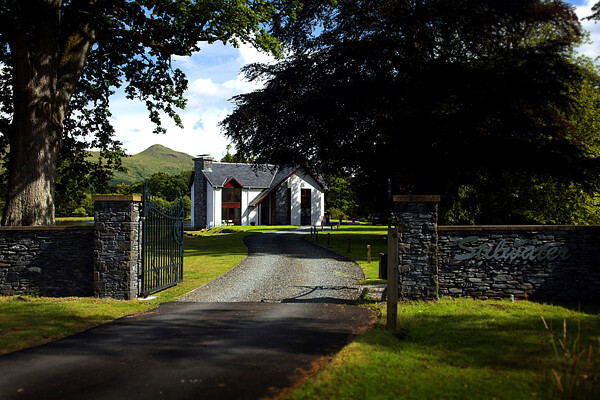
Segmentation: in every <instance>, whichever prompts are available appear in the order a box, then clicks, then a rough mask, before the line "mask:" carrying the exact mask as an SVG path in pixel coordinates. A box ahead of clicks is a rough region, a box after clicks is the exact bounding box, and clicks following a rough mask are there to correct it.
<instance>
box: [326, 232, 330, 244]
mask: <svg viewBox="0 0 600 400" xmlns="http://www.w3.org/2000/svg"><path fill="white" fill-rule="evenodd" d="M330 244H331V232H327V245H330Z"/></svg>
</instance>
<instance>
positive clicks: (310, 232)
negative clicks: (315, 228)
mask: <svg viewBox="0 0 600 400" xmlns="http://www.w3.org/2000/svg"><path fill="white" fill-rule="evenodd" d="M310 236H311V237H312V226H311V227H310Z"/></svg>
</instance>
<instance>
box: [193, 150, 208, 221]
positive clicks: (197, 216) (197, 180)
mask: <svg viewBox="0 0 600 400" xmlns="http://www.w3.org/2000/svg"><path fill="white" fill-rule="evenodd" d="M211 161H212V160H210V159H204V158H195V159H194V187H193V190H194V228H195V229H204V228H206V227H207V226H206V225H207V215H206V202H207V198H206V196H207V190H208V189H207V182H206V178H205V177H204V174H203V173H202V170H203V169H205V166H206V167H209V166H210V167H212V162H211Z"/></svg>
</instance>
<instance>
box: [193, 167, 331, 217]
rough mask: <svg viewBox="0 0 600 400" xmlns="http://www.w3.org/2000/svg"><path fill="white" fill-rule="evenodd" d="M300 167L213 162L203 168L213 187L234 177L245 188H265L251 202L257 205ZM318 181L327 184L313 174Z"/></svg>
mask: <svg viewBox="0 0 600 400" xmlns="http://www.w3.org/2000/svg"><path fill="white" fill-rule="evenodd" d="M297 169H298V167H277V166H275V165H270V164H265V165H257V164H234V163H223V162H213V163H212V168H211V169H205V170H202V174H203V175H204V176H205V177H206V179H207V180H208V182H209V183H210V184H211V185H212V186H213V187H223V186H225V184H226V183H227V182H229V180H231V179H232V178H233V179H235V180H236V181H238V183H239V184H240V185H242V187H244V188H253V189H263V190H262V191H261V192H260V193H259V194H258V196H256V198H255V199H254V200H252V201H251V202H250V205H251V206H255V205H256V204H258V203H259V202H260V201H262V200H263V199H264V198H265V197H266V196H267V195H268V194H269V193H270V192H271V191H272V190H274V189H275V188H277V186H279V185H280V184H281V183H282V182H283V181H285V180H286V179H287V178H289V176H290V175H292V174H293V173H294V172H296V170H297ZM194 174H195V172H193V173H192V176H191V178H190V187H191V185H192V182H193V180H194ZM313 177H314V178H315V179H316V180H317V183H319V184H320V185H321V186H322V187H323V188H325V184H324V182H323V178H322V177H321V176H316V177H315V176H313Z"/></svg>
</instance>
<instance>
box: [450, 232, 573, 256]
mask: <svg viewBox="0 0 600 400" xmlns="http://www.w3.org/2000/svg"><path fill="white" fill-rule="evenodd" d="M478 240H479V238H478V237H477V236H468V237H466V238H464V239H461V240H460V241H459V242H458V247H459V249H461V250H463V251H464V252H463V253H462V254H456V255H454V259H455V260H459V261H465V260H470V259H472V258H474V259H476V260H503V261H513V260H525V261H554V260H556V259H560V260H566V259H567V258H569V257H570V256H571V253H570V252H569V248H568V247H567V246H565V245H563V244H560V243H541V242H539V241H529V240H521V239H515V240H514V242H513V243H512V244H510V245H509V244H508V242H507V240H506V239H501V240H500V241H498V243H496V244H495V245H494V244H492V243H489V242H485V243H481V244H480V245H479V246H476V243H475V242H477V241H478Z"/></svg>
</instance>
